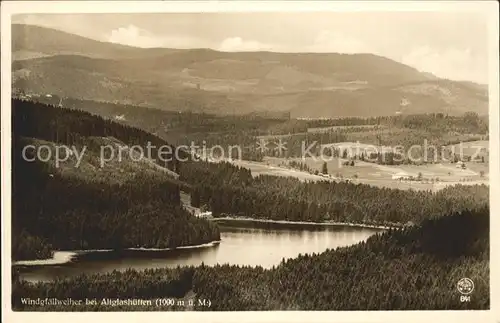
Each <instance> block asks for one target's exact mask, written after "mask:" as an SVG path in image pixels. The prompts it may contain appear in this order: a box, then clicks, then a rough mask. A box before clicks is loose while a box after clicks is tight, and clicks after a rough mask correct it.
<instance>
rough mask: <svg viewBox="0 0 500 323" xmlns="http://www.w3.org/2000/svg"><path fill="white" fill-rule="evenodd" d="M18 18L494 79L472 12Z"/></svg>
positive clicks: (176, 42)
mask: <svg viewBox="0 0 500 323" xmlns="http://www.w3.org/2000/svg"><path fill="white" fill-rule="evenodd" d="M13 22H16V23H27V24H34V25H41V26H45V27H51V28H56V29H60V30H63V31H66V32H70V33H75V34H78V35H81V36H85V37H89V38H93V39H98V40H102V41H110V42H115V43H121V44H127V45H132V46H139V47H170V48H200V47H203V48H212V49H216V50H221V51H256V50H267V51H278V52H339V53H374V54H378V55H382V56H385V57H388V58H391V59H394V60H396V61H399V62H402V63H405V64H408V65H411V66H413V67H415V68H417V69H419V70H421V71H425V72H430V73H433V74H435V75H436V76H439V77H445V78H449V79H454V80H469V81H474V82H479V83H485V84H486V83H487V82H488V65H487V63H488V26H487V21H486V18H485V17H484V16H481V15H480V14H473V13H446V12H374V13H368V12H348V13H347V12H342V13H333V12H330V13H198V14H193V13H189V14H171V13H170V14H112V15H111V14H76V15H69V14H57V15H54V14H51V15H41V14H37V15H23V16H15V17H13Z"/></svg>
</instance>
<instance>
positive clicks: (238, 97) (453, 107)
mask: <svg viewBox="0 0 500 323" xmlns="http://www.w3.org/2000/svg"><path fill="white" fill-rule="evenodd" d="M12 37H13V40H12V46H13V48H12V51H13V64H12V71H13V86H14V89H15V90H17V91H23V92H24V93H33V94H55V95H58V96H62V97H71V98H77V99H86V100H95V101H106V102H115V103H122V104H133V105H137V106H145V107H155V108H160V109H164V110H172V111H195V112H208V113H217V114H244V113H251V112H285V111H290V112H291V115H292V117H313V118H314V117H337V116H339V117H340V116H377V115H394V114H396V113H402V114H413V113H427V112H444V113H448V114H462V113H464V112H467V111H474V112H477V113H479V114H483V115H484V114H487V113H488V93H487V87H486V86H484V85H479V84H475V83H470V82H455V81H449V80H443V79H439V78H436V77H435V76H433V75H431V74H429V73H422V72H419V71H418V70H416V69H414V68H412V67H409V66H407V65H404V64H401V63H398V62H396V61H393V60H390V59H387V58H384V57H380V56H376V55H372V54H336V53H321V54H320V53H274V52H240V53H228V52H218V51H214V50H209V49H185V50H181V49H168V48H152V49H144V48H136V47H130V46H124V45H118V44H113V43H106V42H99V41H95V40H91V39H87V38H84V37H80V36H76V35H73V34H69V33H65V32H62V31H57V30H53V29H48V28H43V27H37V26H29V25H18V24H15V25H12Z"/></svg>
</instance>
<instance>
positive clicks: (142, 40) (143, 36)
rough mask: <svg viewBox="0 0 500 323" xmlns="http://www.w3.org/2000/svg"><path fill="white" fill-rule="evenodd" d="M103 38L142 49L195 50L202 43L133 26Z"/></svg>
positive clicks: (112, 32) (194, 39)
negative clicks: (157, 33) (156, 33)
mask: <svg viewBox="0 0 500 323" xmlns="http://www.w3.org/2000/svg"><path fill="white" fill-rule="evenodd" d="M105 38H106V39H105V40H106V41H109V42H112V43H116V44H122V45H129V46H135V47H143V48H152V47H166V48H193V47H194V48H196V47H203V43H204V42H203V40H200V39H197V38H194V37H182V36H158V35H155V34H153V33H151V32H149V31H147V30H144V29H141V28H138V27H137V26H135V25H128V26H127V27H119V28H117V29H114V30H112V31H111V32H110V33H109V34H108V35H106V36H105Z"/></svg>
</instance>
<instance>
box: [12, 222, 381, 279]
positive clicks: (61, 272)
mask: <svg viewBox="0 0 500 323" xmlns="http://www.w3.org/2000/svg"><path fill="white" fill-rule="evenodd" d="M219 225H220V230H221V242H220V244H218V245H215V246H209V247H203V248H193V249H177V250H167V251H143V250H141V251H139V250H127V251H122V252H115V251H109V252H105V251H101V252H91V253H84V254H77V255H75V256H74V257H73V259H72V260H71V261H69V262H67V263H64V264H57V265H37V266H20V267H18V268H19V269H20V271H21V278H22V279H25V280H28V281H48V280H53V279H54V278H56V277H60V278H64V277H70V276H75V275H78V274H80V273H87V274H91V273H105V272H110V271H113V270H126V269H128V268H132V269H136V270H143V269H147V268H164V267H177V266H179V265H180V266H189V265H200V264H201V263H202V262H203V263H205V264H206V265H215V264H234V265H250V266H257V265H260V266H262V267H264V268H270V267H272V266H273V265H278V264H279V263H280V262H281V260H282V259H283V258H295V257H297V256H298V255H299V254H305V253H308V254H312V253H320V252H323V251H325V250H326V249H332V248H336V247H341V246H348V245H352V244H356V243H358V242H360V241H363V240H366V239H367V238H368V237H369V236H371V235H373V234H375V233H377V232H381V231H382V230H381V229H375V228H359V227H349V226H319V225H289V224H288V225H285V224H270V223H265V224H263V223H245V222H240V221H238V223H235V221H221V222H219ZM68 254H71V253H69V252H66V253H64V252H61V253H58V254H56V258H57V257H61V256H63V257H64V255H68Z"/></svg>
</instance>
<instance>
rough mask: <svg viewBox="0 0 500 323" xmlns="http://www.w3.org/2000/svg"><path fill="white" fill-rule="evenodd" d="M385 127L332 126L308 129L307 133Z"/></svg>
mask: <svg viewBox="0 0 500 323" xmlns="http://www.w3.org/2000/svg"><path fill="white" fill-rule="evenodd" d="M380 127H384V126H380V125H371V124H368V125H357V126H330V127H317V128H308V129H307V132H309V133H317V132H319V133H321V132H329V131H334V130H342V129H352V128H365V129H366V130H371V129H376V128H380Z"/></svg>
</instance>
